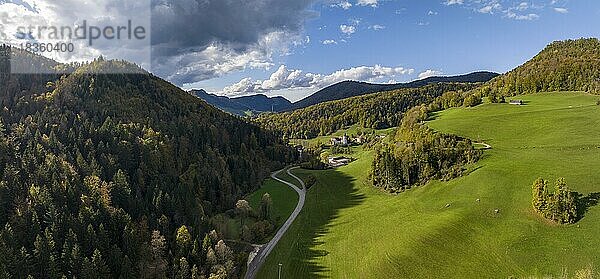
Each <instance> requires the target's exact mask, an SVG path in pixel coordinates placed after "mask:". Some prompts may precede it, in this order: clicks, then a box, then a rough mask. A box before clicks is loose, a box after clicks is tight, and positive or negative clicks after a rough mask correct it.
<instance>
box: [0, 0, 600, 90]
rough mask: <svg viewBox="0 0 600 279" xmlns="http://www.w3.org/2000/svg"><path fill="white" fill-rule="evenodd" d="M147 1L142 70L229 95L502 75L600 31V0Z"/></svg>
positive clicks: (129, 53)
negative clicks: (147, 43)
mask: <svg viewBox="0 0 600 279" xmlns="http://www.w3.org/2000/svg"><path fill="white" fill-rule="evenodd" d="M140 2H141V1H139V0H120V1H117V0H97V1H75V0H0V16H4V17H19V16H20V18H21V19H23V18H27V19H28V20H31V18H37V20H38V21H55V22H52V24H59V23H61V24H68V23H71V24H72V23H73V22H76V21H77V20H81V18H82V16H81V13H82V12H81V11H79V12H74V11H73V10H74V9H82V10H84V11H83V13H84V14H85V13H87V15H86V16H85V17H89V16H97V17H98V16H100V17H103V20H104V21H107V22H110V21H111V20H112V21H114V20H117V19H121V20H123V19H126V18H127V17H129V15H131V14H136V15H138V19H139V13H134V12H132V10H135V9H139V8H140V7H139V6H140V4H139V3H140ZM81 3H86V4H85V5H82V4H81ZM90 3H93V4H90ZM134 3H135V4H134ZM88 6H89V7H88ZM147 6H148V7H149V9H151V14H152V21H151V22H152V23H151V35H152V36H151V45H152V56H151V63H150V65H149V66H148V65H145V67H146V68H147V69H149V70H150V71H152V72H153V73H155V74H156V75H158V76H161V77H163V78H165V79H167V80H169V81H171V82H173V83H175V84H176V85H178V86H181V87H182V88H184V89H191V88H203V89H206V90H207V91H209V92H213V93H217V94H222V95H230V96H241V95H248V94H257V93H264V94H267V95H270V96H274V95H282V96H285V97H287V98H289V99H291V100H298V99H300V98H302V97H305V96H306V95H307V94H310V93H313V92H314V91H316V90H318V89H320V88H323V87H325V86H328V85H331V84H333V83H336V82H339V81H343V80H361V81H371V82H380V83H387V82H405V81H410V80H415V79H419V78H423V77H427V76H431V75H453V74H462V73H467V72H471V71H476V70H491V71H497V72H505V71H508V70H510V69H512V68H514V67H515V66H518V65H519V64H521V63H523V62H525V61H526V60H528V59H529V58H531V57H532V56H534V55H535V54H536V53H537V52H538V51H539V50H541V49H542V48H543V47H544V46H545V45H547V44H548V43H549V42H551V41H554V40H560V39H568V38H579V37H600V20H598V18H600V2H598V1H597V0H571V1H569V0H532V1H513V0H431V1H429V0H418V1H417V0H152V1H151V2H148V3H147ZM74 7H76V8H74ZM2 12H4V14H2ZM142 14H143V13H142ZM9 23H10V22H9ZM3 24H4V25H6V24H7V23H6V21H5V20H3ZM46 24H48V23H46ZM4 27H6V26H4ZM4 29H9V28H4ZM98 48H99V49H93V50H91V51H89V52H88V53H87V55H88V56H89V55H95V54H98V53H103V54H104V53H107V52H108V53H109V54H108V56H109V57H111V58H126V59H131V60H134V61H136V55H137V56H139V51H137V50H138V48H137V47H129V48H128V47H127V46H122V47H120V48H115V47H114V46H104V48H103V46H102V45H100V46H98ZM137 58H139V57H137ZM142 64H144V63H142Z"/></svg>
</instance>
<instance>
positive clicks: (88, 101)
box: [0, 47, 296, 278]
mask: <svg viewBox="0 0 600 279" xmlns="http://www.w3.org/2000/svg"><path fill="white" fill-rule="evenodd" d="M9 51H10V49H8V48H7V47H3V48H2V49H1V52H2V53H1V55H0V59H1V60H0V62H1V65H0V66H1V67H2V68H1V71H0V108H2V111H1V112H0V113H1V122H0V228H1V229H0V277H1V278H27V277H28V276H29V275H31V276H33V277H34V278H62V277H67V278H163V277H165V276H167V277H169V278H200V277H201V276H205V277H209V276H210V275H211V274H216V275H219V276H223V278H225V277H235V276H236V275H239V274H240V272H241V266H242V262H243V263H245V260H244V259H239V257H238V256H237V254H236V251H234V250H232V249H230V248H229V247H227V245H225V243H224V242H223V241H222V240H221V238H220V236H219V235H218V234H217V233H215V232H213V233H210V231H211V230H212V228H210V227H209V225H208V218H209V217H210V216H212V215H213V214H215V213H217V212H221V211H223V210H226V209H230V208H233V206H234V205H235V201H236V200H237V199H238V198H240V197H242V196H244V195H246V194H247V193H249V192H251V191H253V190H255V189H256V188H257V187H258V186H259V185H260V183H261V181H262V180H263V179H264V178H265V177H266V176H267V175H268V174H269V172H270V171H271V170H273V169H275V168H279V167H281V166H283V165H284V164H285V163H286V162H289V161H292V160H294V159H295V157H296V154H295V151H294V150H292V149H290V148H288V147H287V146H286V145H285V144H284V143H283V142H282V141H281V140H279V139H278V138H277V137H275V136H274V135H273V134H271V133H268V132H265V131H264V130H262V129H260V128H259V127H258V126H255V125H251V124H248V123H246V122H244V121H243V120H241V119H239V118H236V117H233V116H230V115H227V114H225V113H223V112H220V111H218V110H217V109H214V108H212V107H210V106H208V105H207V104H206V103H204V102H202V101H200V100H198V99H197V98H195V97H193V96H191V95H189V94H187V93H186V92H184V91H182V90H180V89H178V88H176V87H175V86H173V85H171V84H169V83H167V82H165V81H163V80H161V79H159V78H156V77H154V76H152V75H150V74H111V75H103V74H92V73H97V72H104V71H107V70H110V69H111V68H113V67H118V68H121V69H123V68H125V69H131V71H132V72H141V70H140V69H139V68H138V67H137V66H135V65H131V64H128V63H126V62H122V61H104V60H103V59H98V60H97V61H95V62H93V63H90V64H87V65H81V66H80V67H79V68H78V69H77V70H76V71H75V72H74V73H72V74H70V75H63V76H60V77H59V76H58V75H11V74H9V67H10V66H9V63H10V60H9V58H8V53H9ZM33 59H42V58H41V57H35V56H33ZM36 61H37V60H36ZM121 72H123V71H121Z"/></svg>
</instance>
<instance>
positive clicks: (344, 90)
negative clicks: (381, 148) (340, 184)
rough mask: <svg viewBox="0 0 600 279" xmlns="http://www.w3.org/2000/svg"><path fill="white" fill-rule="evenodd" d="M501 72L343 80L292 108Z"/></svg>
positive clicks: (488, 77) (482, 78)
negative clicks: (375, 80)
mask: <svg viewBox="0 0 600 279" xmlns="http://www.w3.org/2000/svg"><path fill="white" fill-rule="evenodd" d="M499 75H500V74H498V73H494V72H489V71H477V72H472V73H468V74H464V75H456V76H433V77H428V78H424V79H420V80H415V81H411V82H407V83H396V84H375V83H368V82H359V81H342V82H339V83H336V84H333V85H330V86H328V87H325V88H323V89H321V90H319V91H317V92H315V93H314V94H312V95H310V96H308V97H306V98H304V99H302V100H300V101H298V102H295V103H293V104H292V109H294V110H295V109H300V108H306V107H309V106H312V105H316V104H319V103H323V102H328V101H335V100H341V99H346V98H350V97H357V96H362V95H366V94H371V93H377V92H384V91H392V90H396V89H402V88H419V87H423V86H426V85H429V84H432V83H454V82H459V83H477V82H487V81H489V80H491V79H493V78H495V77H497V76H499Z"/></svg>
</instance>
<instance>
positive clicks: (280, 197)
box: [247, 174, 298, 227]
mask: <svg viewBox="0 0 600 279" xmlns="http://www.w3.org/2000/svg"><path fill="white" fill-rule="evenodd" d="M279 177H281V174H280V175H279ZM284 179H288V178H284ZM292 181H293V180H292ZM265 193H269V195H271V199H272V200H273V212H274V215H275V218H276V220H277V227H279V226H281V225H282V224H283V223H284V222H285V220H286V219H287V218H288V216H290V214H292V211H294V208H296V204H298V193H296V191H294V190H293V189H292V188H290V187H289V186H287V185H285V184H283V183H281V182H278V181H275V180H273V179H268V180H266V181H265V183H264V184H263V186H262V187H261V188H260V189H259V190H258V191H256V192H254V193H252V194H251V195H250V196H248V198H247V200H248V203H250V206H252V208H254V209H255V210H258V209H259V208H260V200H261V199H262V196H263V195H264V194H265Z"/></svg>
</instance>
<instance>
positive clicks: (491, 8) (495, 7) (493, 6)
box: [479, 3, 502, 14]
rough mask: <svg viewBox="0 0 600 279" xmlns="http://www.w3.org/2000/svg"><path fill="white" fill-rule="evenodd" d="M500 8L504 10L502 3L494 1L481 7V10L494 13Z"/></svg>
mask: <svg viewBox="0 0 600 279" xmlns="http://www.w3.org/2000/svg"><path fill="white" fill-rule="evenodd" d="M499 10H502V5H500V3H492V4H490V5H487V6H484V7H483V8H481V9H479V12H480V13H482V14H493V13H494V12H495V11H499Z"/></svg>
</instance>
